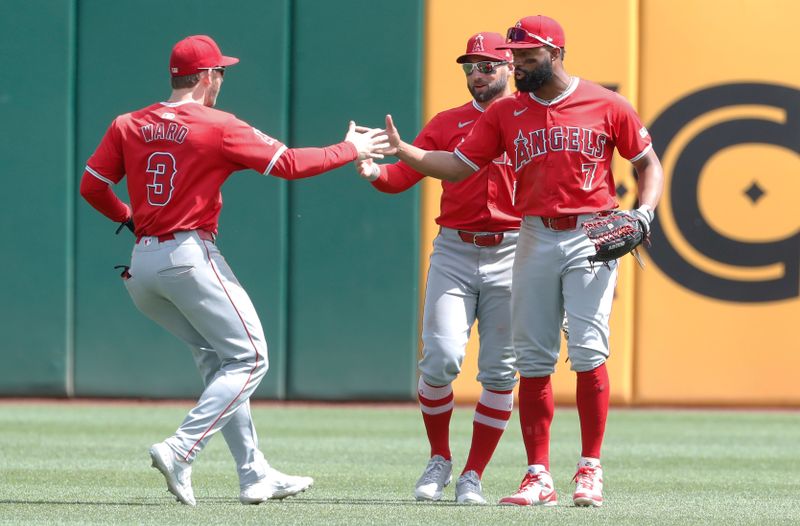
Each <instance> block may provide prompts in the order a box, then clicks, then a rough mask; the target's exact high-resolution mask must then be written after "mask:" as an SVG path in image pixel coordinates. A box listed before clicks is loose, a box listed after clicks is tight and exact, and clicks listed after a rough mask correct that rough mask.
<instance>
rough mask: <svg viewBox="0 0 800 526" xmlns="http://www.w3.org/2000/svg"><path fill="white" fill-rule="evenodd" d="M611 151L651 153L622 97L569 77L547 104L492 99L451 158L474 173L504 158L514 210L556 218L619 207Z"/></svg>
mask: <svg viewBox="0 0 800 526" xmlns="http://www.w3.org/2000/svg"><path fill="white" fill-rule="evenodd" d="M615 148H616V149H617V150H619V152H620V154H621V155H622V156H623V157H625V158H626V159H628V160H630V161H632V162H635V161H637V160H638V159H640V158H642V157H643V156H644V155H645V154H647V152H648V151H650V149H651V148H652V144H651V140H650V135H649V133H648V132H647V129H646V128H645V127H644V126H642V123H641V121H640V120H639V117H638V115H637V114H636V112H635V111H634V109H633V108H632V107H631V105H630V104H629V103H628V102H627V101H626V100H625V99H624V98H623V97H622V96H620V95H618V94H617V93H614V92H613V91H610V90H608V89H606V88H604V87H602V86H600V85H598V84H595V83H593V82H589V81H586V80H582V79H579V78H577V77H572V80H571V82H570V84H569V86H568V87H567V89H566V90H565V91H564V92H563V93H562V94H561V95H559V96H558V97H556V98H554V99H552V100H550V101H545V100H542V99H539V98H538V97H536V96H535V95H534V94H533V93H522V92H518V93H517V94H515V96H514V97H509V98H505V99H501V100H498V101H497V102H496V103H495V104H492V105H491V106H490V107H489V108H488V109H487V111H486V112H485V113H484V114H483V116H482V117H481V119H480V120H479V121H478V122H477V123H476V124H475V127H474V128H473V129H472V132H471V133H470V134H469V136H467V137H466V139H464V142H463V143H461V144H460V145H459V146H458V147H457V148H456V150H455V153H456V155H458V156H459V158H461V160H462V161H464V162H465V163H467V164H468V165H470V166H471V167H472V168H474V169H475V170H478V169H479V168H480V167H482V166H485V165H486V164H488V163H489V162H490V161H491V160H492V159H494V158H496V157H497V156H498V155H500V154H501V153H502V152H504V151H505V152H506V153H507V154H508V156H509V158H510V160H511V164H512V168H513V170H514V172H515V173H516V176H517V190H516V195H515V206H516V209H517V210H518V211H519V212H521V213H522V215H533V216H544V217H558V216H563V215H571V214H583V213H589V212H597V211H601V210H611V209H613V208H616V207H617V206H618V203H617V200H616V186H615V184H614V176H613V174H612V173H611V157H612V154H613V153H614V149H615Z"/></svg>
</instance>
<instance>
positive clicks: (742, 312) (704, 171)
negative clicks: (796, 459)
mask: <svg viewBox="0 0 800 526" xmlns="http://www.w3.org/2000/svg"><path fill="white" fill-rule="evenodd" d="M641 15H642V16H641V37H642V38H641V44H642V47H641V73H642V75H641V91H640V96H639V109H640V112H641V113H642V116H643V118H644V119H645V122H647V123H648V125H649V126H650V130H651V133H652V135H653V137H654V141H655V144H656V149H657V151H659V153H660V155H661V158H662V163H663V164H664V168H665V177H666V184H667V186H666V191H665V195H664V199H663V201H662V206H660V207H659V213H658V218H657V224H656V225H655V228H654V236H653V247H652V248H651V250H650V251H649V253H648V262H649V263H653V264H650V265H648V269H647V270H646V271H645V272H643V273H641V276H640V280H639V282H638V285H639V286H638V288H637V291H636V292H637V298H636V299H637V313H638V319H637V329H638V330H637V332H636V348H637V350H638V351H639V352H638V353H637V356H636V360H635V400H636V401H637V402H641V403H648V404H651V403H659V404H663V403H669V404H737V405H739V404H750V405H752V404H755V405H798V404H800V381H798V380H800V373H799V372H798V371H800V341H798V339H797V338H796V337H795V336H794V334H795V333H794V330H795V329H796V328H797V325H798V323H800V299H799V298H798V287H799V286H800V285H798V265H799V263H798V259H800V212H799V211H798V207H797V196H798V195H800V176H798V174H800V156H799V155H798V154H799V153H800V68H798V67H796V66H797V53H798V51H800V46H799V45H798V43H797V27H796V21H797V20H798V19H799V18H800V4H798V3H797V2H795V1H794V0H761V1H755V0H740V1H736V2H731V1H727V0H704V1H702V2H697V1H694V0H672V1H670V2H665V1H655V0H650V1H644V2H643V3H642V8H641Z"/></svg>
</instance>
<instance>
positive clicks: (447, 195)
mask: <svg viewBox="0 0 800 526" xmlns="http://www.w3.org/2000/svg"><path fill="white" fill-rule="evenodd" d="M495 103H496V101H495ZM495 103H493V104H495ZM483 111H484V110H483V108H482V107H481V106H480V105H479V104H478V103H477V102H475V101H474V100H473V101H471V102H468V103H466V104H464V105H462V106H458V107H456V108H453V109H450V110H447V111H443V112H441V113H439V114H437V115H436V116H435V117H434V118H433V119H431V120H430V122H428V124H426V125H425V127H424V128H423V129H422V131H420V133H419V135H417V138H416V139H415V140H414V145H415V146H417V147H419V148H422V149H424V150H447V151H453V150H454V149H455V147H456V146H458V145H459V143H461V141H463V140H464V137H466V136H467V134H468V133H469V131H470V130H471V129H472V127H473V126H474V125H475V123H476V122H477V121H478V119H479V118H480V116H481V114H482V113H483ZM423 177H425V176H424V175H423V174H421V173H419V172H417V171H415V170H414V169H413V168H411V167H410V166H408V165H407V164H406V163H404V162H402V161H401V162H398V163H395V164H390V165H381V175H380V177H379V178H378V179H376V180H375V181H374V182H373V183H372V184H373V186H375V188H377V189H378V190H380V191H382V192H388V193H397V192H402V191H404V190H407V189H408V188H411V187H412V186H414V185H415V184H416V183H417V182H419V181H420V180H421V179H422V178H423ZM514 182H515V177H514V172H513V170H512V169H511V166H510V162H509V158H508V156H507V155H506V154H505V153H501V154H500V155H499V156H497V157H496V158H494V159H492V160H491V162H489V163H487V164H486V165H485V166H484V167H483V168H481V169H480V170H478V171H476V172H475V173H474V174H472V175H470V176H469V177H468V178H466V179H464V180H463V181H460V182H458V183H451V182H448V181H442V199H441V214H440V215H439V217H437V218H436V223H437V224H439V225H441V226H444V227H448V228H454V229H457V230H466V231H469V232H503V231H506V230H516V229H519V224H520V215H519V213H518V212H516V211H515V210H514V203H513V199H512V196H513V193H514Z"/></svg>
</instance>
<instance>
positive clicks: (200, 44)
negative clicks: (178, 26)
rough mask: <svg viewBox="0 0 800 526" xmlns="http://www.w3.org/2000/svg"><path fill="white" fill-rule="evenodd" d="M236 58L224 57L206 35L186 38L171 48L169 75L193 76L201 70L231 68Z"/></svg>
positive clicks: (212, 40) (237, 60)
mask: <svg viewBox="0 0 800 526" xmlns="http://www.w3.org/2000/svg"><path fill="white" fill-rule="evenodd" d="M237 62H239V59H238V58H235V57H226V56H224V55H223V54H222V52H221V51H220V50H219V46H218V45H217V43H216V42H214V39H213V38H211V37H210V36H207V35H192V36H190V37H186V38H184V39H183V40H181V41H180V42H178V43H177V44H175V46H174V47H173V48H172V54H171V55H170V56H169V73H170V75H172V76H173V77H182V76H184V75H193V74H195V73H197V72H198V71H200V70H202V69H207V68H219V67H225V66H232V65H234V64H236V63H237Z"/></svg>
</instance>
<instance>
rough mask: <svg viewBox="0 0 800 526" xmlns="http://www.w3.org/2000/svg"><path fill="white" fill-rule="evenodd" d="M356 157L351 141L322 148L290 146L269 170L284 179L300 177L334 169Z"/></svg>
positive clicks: (356, 152) (356, 153)
mask: <svg viewBox="0 0 800 526" xmlns="http://www.w3.org/2000/svg"><path fill="white" fill-rule="evenodd" d="M357 158H358V151H357V150H356V148H355V146H353V144H352V143H349V142H347V141H344V142H340V143H339V144H334V145H331V146H326V147H324V148H290V149H288V150H286V151H285V152H283V155H281V157H280V159H278V161H277V162H276V163H275V167H274V168H273V169H272V170H271V171H270V173H271V174H272V175H277V176H278V177H282V178H284V179H302V178H304V177H313V176H315V175H319V174H321V173H324V172H327V171H330V170H334V169H336V168H339V167H341V166H344V165H345V164H347V163H350V162H353V161H355V160H356V159H357Z"/></svg>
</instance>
